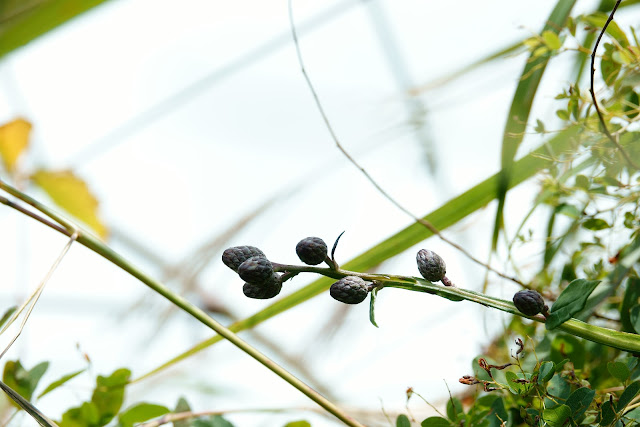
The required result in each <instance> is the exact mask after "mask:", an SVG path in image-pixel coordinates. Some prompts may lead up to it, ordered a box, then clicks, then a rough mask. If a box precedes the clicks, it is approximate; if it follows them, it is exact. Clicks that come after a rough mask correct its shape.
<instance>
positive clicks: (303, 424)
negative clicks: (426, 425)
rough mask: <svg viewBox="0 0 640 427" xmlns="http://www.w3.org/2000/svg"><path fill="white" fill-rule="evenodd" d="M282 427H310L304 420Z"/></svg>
mask: <svg viewBox="0 0 640 427" xmlns="http://www.w3.org/2000/svg"><path fill="white" fill-rule="evenodd" d="M398 418H400V416H398ZM407 421H408V419H407ZM408 425H409V426H411V424H408ZM284 427H311V423H310V422H309V421H305V420H300V421H291V422H289V423H286V424H285V425H284Z"/></svg>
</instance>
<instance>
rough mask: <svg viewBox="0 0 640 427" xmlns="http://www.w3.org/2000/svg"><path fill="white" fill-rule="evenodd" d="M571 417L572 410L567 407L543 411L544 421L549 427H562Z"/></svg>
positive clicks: (560, 406) (562, 406) (561, 406)
mask: <svg viewBox="0 0 640 427" xmlns="http://www.w3.org/2000/svg"><path fill="white" fill-rule="evenodd" d="M569 417H571V408H569V407H568V406H567V405H559V406H556V407H555V408H553V409H545V410H544V411H542V419H543V420H544V421H545V422H546V423H547V425H548V426H549V427H562V426H564V425H565V423H566V422H567V420H569Z"/></svg>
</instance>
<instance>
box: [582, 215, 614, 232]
mask: <svg viewBox="0 0 640 427" xmlns="http://www.w3.org/2000/svg"><path fill="white" fill-rule="evenodd" d="M582 226H583V227H584V228H586V229H587V230H594V231H598V230H605V229H607V228H611V226H610V225H609V224H608V223H607V221H605V220H603V219H600V218H589V219H588V220H586V221H585V222H583V223H582Z"/></svg>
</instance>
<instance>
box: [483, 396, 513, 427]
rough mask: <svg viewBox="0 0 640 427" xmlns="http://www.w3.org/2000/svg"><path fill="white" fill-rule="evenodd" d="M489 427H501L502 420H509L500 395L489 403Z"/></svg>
mask: <svg viewBox="0 0 640 427" xmlns="http://www.w3.org/2000/svg"><path fill="white" fill-rule="evenodd" d="M488 418H489V427H501V426H503V425H504V424H503V423H504V422H506V421H508V420H509V414H508V413H507V410H506V409H505V408H504V401H503V400H502V398H501V397H499V398H497V399H496V400H494V401H493V403H492V404H491V412H490V413H489V417H488Z"/></svg>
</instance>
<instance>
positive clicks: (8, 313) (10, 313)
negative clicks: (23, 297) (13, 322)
mask: <svg viewBox="0 0 640 427" xmlns="http://www.w3.org/2000/svg"><path fill="white" fill-rule="evenodd" d="M17 309H18V306H16V305H14V306H13V307H9V308H8V309H7V311H5V312H4V314H3V315H2V318H1V319H0V328H2V327H3V326H4V324H5V323H7V320H9V318H10V317H11V316H13V313H15V312H16V310H17Z"/></svg>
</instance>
